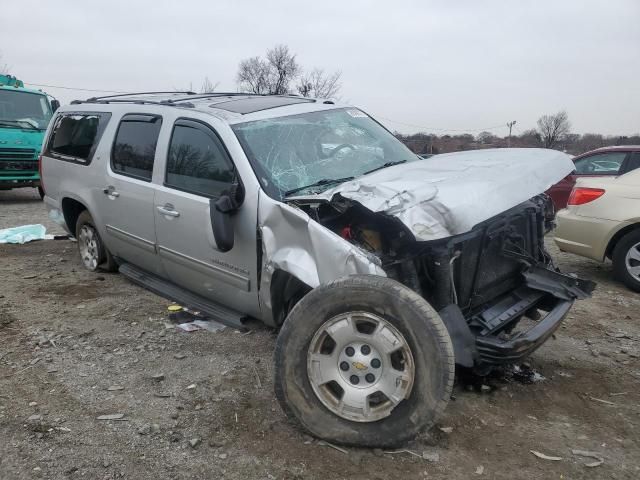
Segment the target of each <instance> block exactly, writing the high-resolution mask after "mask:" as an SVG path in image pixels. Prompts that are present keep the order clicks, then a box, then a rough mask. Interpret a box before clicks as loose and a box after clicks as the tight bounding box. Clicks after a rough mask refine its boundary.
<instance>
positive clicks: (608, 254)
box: [604, 223, 640, 258]
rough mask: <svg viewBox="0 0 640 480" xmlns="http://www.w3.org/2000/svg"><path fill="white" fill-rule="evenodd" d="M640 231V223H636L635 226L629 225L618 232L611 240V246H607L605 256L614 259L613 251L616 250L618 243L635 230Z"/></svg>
mask: <svg viewBox="0 0 640 480" xmlns="http://www.w3.org/2000/svg"><path fill="white" fill-rule="evenodd" d="M637 229H640V223H634V224H633V225H628V226H626V227H624V228H623V229H621V230H620V231H618V232H616V234H615V235H614V236H613V237H612V238H611V240H609V244H608V245H607V249H606V250H605V253H604V256H605V257H606V258H612V257H613V249H614V248H616V245H617V243H618V242H619V241H620V239H621V238H622V237H624V236H625V235H626V234H627V233H629V232H632V231H633V230H637Z"/></svg>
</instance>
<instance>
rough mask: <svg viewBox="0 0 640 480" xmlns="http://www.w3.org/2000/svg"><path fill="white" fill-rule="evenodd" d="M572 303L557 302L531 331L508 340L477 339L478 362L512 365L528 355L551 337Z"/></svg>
mask: <svg viewBox="0 0 640 480" xmlns="http://www.w3.org/2000/svg"><path fill="white" fill-rule="evenodd" d="M573 302H574V301H573V300H558V302H557V304H556V306H555V307H554V308H553V309H552V310H551V311H550V312H548V313H547V315H546V316H545V318H544V319H542V320H540V321H539V322H538V323H536V324H535V325H534V326H533V327H532V328H531V329H529V330H527V331H525V332H521V333H519V334H518V335H517V336H515V337H513V338H511V339H509V340H501V339H500V338H499V337H497V336H490V337H477V338H476V349H477V352H478V356H479V359H480V362H481V363H486V364H491V365H498V364H504V363H513V362H517V361H518V360H521V359H522V358H524V357H526V356H528V355H530V354H531V353H533V352H534V351H535V350H536V349H537V348H539V347H540V346H541V345H542V344H543V343H544V342H546V341H547V339H548V338H549V337H550V336H551V335H553V332H555V331H556V329H557V328H558V327H559V326H560V324H561V323H562V320H564V318H565V317H566V315H567V313H568V312H569V310H570V309H571V306H572V305H573Z"/></svg>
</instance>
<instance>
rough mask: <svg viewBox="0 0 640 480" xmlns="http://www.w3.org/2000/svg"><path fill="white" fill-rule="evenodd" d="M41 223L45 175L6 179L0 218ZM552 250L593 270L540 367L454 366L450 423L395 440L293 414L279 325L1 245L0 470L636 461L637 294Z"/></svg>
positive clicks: (515, 472)
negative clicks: (28, 183) (285, 407)
mask: <svg viewBox="0 0 640 480" xmlns="http://www.w3.org/2000/svg"><path fill="white" fill-rule="evenodd" d="M35 222H40V223H44V224H45V225H47V226H48V227H52V225H51V224H50V223H48V222H47V218H46V212H45V209H44V206H43V204H42V203H41V202H40V201H39V199H38V198H37V195H35V193H34V192H33V191H30V190H26V191H24V192H18V191H14V192H0V228H5V227H9V226H16V225H21V224H26V223H35ZM50 233H61V232H60V230H59V229H57V230H56V229H52V230H51V231H50ZM551 249H552V252H553V253H554V255H555V257H556V259H557V261H558V263H559V265H560V266H561V267H562V268H563V269H564V270H565V271H568V272H575V273H578V274H580V275H582V276H584V277H586V278H591V279H594V280H596V281H597V282H598V283H599V286H598V289H597V291H596V292H595V294H594V296H593V298H591V299H589V300H586V301H582V302H579V303H578V304H576V306H575V307H574V309H573V311H572V312H571V314H570V316H569V318H568V319H567V321H566V322H565V324H564V325H563V326H562V327H561V329H559V330H558V332H557V335H556V338H555V339H553V340H550V341H549V342H548V343H547V344H546V345H545V346H544V347H542V348H541V349H540V350H538V351H537V352H536V353H535V354H534V355H533V356H532V357H531V358H530V360H529V364H530V365H531V367H532V368H533V369H534V370H535V371H536V372H538V373H539V374H540V375H542V376H543V377H544V379H542V380H540V381H536V382H534V383H531V384H526V383H522V382H518V381H515V380H514V379H513V378H512V377H511V376H510V375H507V376H502V377H500V376H496V377H495V378H488V379H485V380H481V379H477V378H476V379H468V380H465V381H464V382H463V381H459V382H458V383H457V385H456V388H455V390H454V396H453V398H452V401H451V403H450V404H449V407H448V408H447V410H446V413H445V416H444V418H443V419H442V420H441V422H440V424H439V425H438V427H436V428H434V429H433V431H432V432H429V433H427V434H424V435H423V436H421V437H420V438H418V439H417V440H415V441H414V442H412V443H411V444H409V445H407V446H406V451H402V452H395V453H390V452H383V451H379V450H365V449H354V448H348V449H342V448H340V449H336V448H333V447H331V446H328V445H326V444H323V443H322V442H318V441H317V440H314V439H312V438H311V437H308V436H307V435H305V433H304V432H302V431H300V430H298V429H297V428H295V427H293V426H292V425H291V424H290V423H289V422H288V421H287V420H286V419H285V416H284V414H283V413H282V412H281V410H280V408H279V406H278V404H277V402H276V400H275V397H274V394H273V388H272V387H273V385H272V378H273V368H272V352H273V347H274V342H275V338H276V332H274V331H272V330H270V329H267V328H264V327H257V328H254V329H252V330H250V331H249V332H248V333H239V332H236V331H234V330H232V329H226V330H224V331H221V332H217V333H212V332H208V331H198V332H193V333H185V332H181V331H177V330H176V329H175V327H173V326H169V327H167V325H166V323H167V321H168V320H167V314H166V308H167V305H168V304H169V302H168V301H167V300H165V299H163V298H160V297H158V296H156V295H154V294H152V293H149V292H147V291H145V290H143V289H141V288H139V287H137V286H135V285H132V284H131V283H129V282H128V281H127V280H126V279H125V278H123V277H122V276H120V275H118V274H99V275H96V274H91V273H89V272H87V271H85V270H84V269H83V268H82V266H81V264H80V261H79V258H78V255H77V253H76V246H75V243H73V242H71V241H68V240H48V241H41V242H33V243H30V244H26V245H22V246H18V245H0V479H2V480H13V479H32V478H49V479H67V478H89V479H115V478H129V479H136V480H143V479H154V480H157V479H165V478H166V479H186V478H197V479H201V478H208V479H218V478H229V479H254V478H256V479H316V478H317V479H334V478H335V479H394V478H407V479H414V478H416V479H422V478H436V479H438V478H442V479H444V478H447V479H467V478H492V479H493V478H495V479H515V478H518V479H520V478H522V479H525V478H526V479H550V478H556V479H561V478H562V479H583V478H584V479H601V478H615V479H623V478H626V479H627V478H628V479H637V478H640V358H638V356H639V355H640V314H639V312H640V308H639V307H640V295H638V294H634V293H632V292H630V291H628V290H626V289H625V288H624V287H623V286H622V285H620V284H618V283H615V282H614V281H612V280H611V267H610V265H599V264H596V263H595V262H591V261H588V260H585V259H581V258H579V257H574V256H571V255H566V254H560V253H559V252H558V251H557V250H556V249H555V248H553V247H552V246H551ZM474 383H475V385H474ZM113 414H121V415H122V418H121V419H119V420H100V419H98V417H99V416H101V415H113ZM572 449H578V450H587V451H592V452H597V453H598V455H600V456H601V457H602V459H603V460H604V462H603V463H602V464H601V465H600V466H595V467H587V466H586V464H588V463H591V462H594V461H595V460H594V459H593V458H586V457H582V456H579V455H575V454H573V453H572ZM531 450H534V451H538V452H541V453H543V454H546V455H550V456H555V457H560V458H561V460H545V459H541V458H538V457H536V456H534V454H532V453H531ZM423 453H425V455H424V456H423Z"/></svg>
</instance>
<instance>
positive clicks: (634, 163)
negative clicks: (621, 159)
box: [626, 152, 640, 172]
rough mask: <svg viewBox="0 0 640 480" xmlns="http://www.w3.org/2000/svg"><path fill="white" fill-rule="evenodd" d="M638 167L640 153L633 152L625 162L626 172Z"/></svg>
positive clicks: (639, 164) (639, 165)
mask: <svg viewBox="0 0 640 480" xmlns="http://www.w3.org/2000/svg"><path fill="white" fill-rule="evenodd" d="M639 167H640V152H633V153H632V154H631V157H630V158H629V161H628V162H627V169H626V170H627V172H630V171H631V170H635V169H636V168H639Z"/></svg>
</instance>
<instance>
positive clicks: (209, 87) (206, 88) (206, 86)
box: [200, 77, 220, 93]
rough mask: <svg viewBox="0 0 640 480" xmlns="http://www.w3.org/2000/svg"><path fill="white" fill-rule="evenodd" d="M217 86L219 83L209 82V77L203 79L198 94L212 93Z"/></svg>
mask: <svg viewBox="0 0 640 480" xmlns="http://www.w3.org/2000/svg"><path fill="white" fill-rule="evenodd" d="M218 85H220V82H216V83H213V82H212V81H211V80H209V77H204V80H203V81H202V87H200V93H214V92H215V91H216V88H218Z"/></svg>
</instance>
